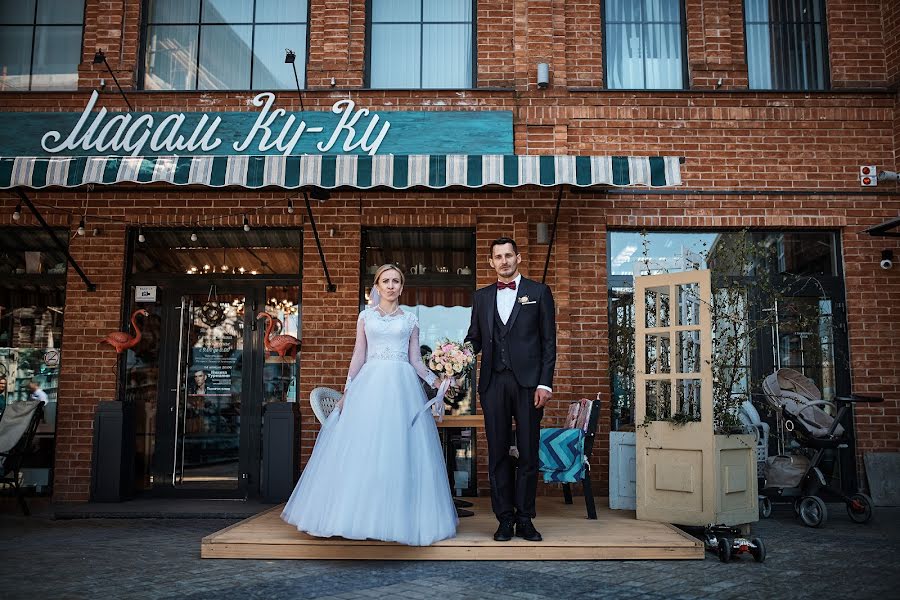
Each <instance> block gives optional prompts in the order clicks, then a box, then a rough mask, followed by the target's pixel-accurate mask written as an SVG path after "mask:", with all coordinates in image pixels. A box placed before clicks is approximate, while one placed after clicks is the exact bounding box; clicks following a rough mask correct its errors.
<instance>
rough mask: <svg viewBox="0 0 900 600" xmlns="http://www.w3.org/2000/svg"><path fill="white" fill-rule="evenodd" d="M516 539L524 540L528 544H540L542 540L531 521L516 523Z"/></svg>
mask: <svg viewBox="0 0 900 600" xmlns="http://www.w3.org/2000/svg"><path fill="white" fill-rule="evenodd" d="M516 537H520V538H524V539H526V540H528V541H529V542H540V541H543V539H544V538H542V537H541V533H540V532H539V531H538V530H537V529H535V528H534V524H533V523H532V522H531V520H528V521H522V522H521V523H516Z"/></svg>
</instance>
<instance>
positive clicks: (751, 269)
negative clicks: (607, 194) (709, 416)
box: [608, 231, 855, 486]
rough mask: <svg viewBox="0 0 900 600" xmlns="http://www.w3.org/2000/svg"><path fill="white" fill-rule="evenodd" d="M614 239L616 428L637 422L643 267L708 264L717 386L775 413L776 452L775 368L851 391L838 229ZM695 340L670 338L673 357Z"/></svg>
mask: <svg viewBox="0 0 900 600" xmlns="http://www.w3.org/2000/svg"><path fill="white" fill-rule="evenodd" d="M608 248H609V253H608V256H609V259H608V260H609V262H608V269H609V270H608V273H609V276H608V289H609V307H608V308H609V330H610V379H611V385H612V395H613V398H612V408H613V412H612V425H613V429H614V430H623V429H624V430H627V429H630V428H632V427H634V425H635V424H634V413H633V407H634V381H635V379H634V365H635V356H634V352H635V340H634V331H635V322H634V316H635V310H634V305H635V302H636V301H642V300H641V299H636V298H634V278H635V277H636V276H640V275H644V274H657V273H666V272H678V271H685V270H691V269H710V270H711V272H712V287H713V297H712V299H711V311H712V313H713V365H712V366H713V372H714V376H715V377H716V381H717V385H728V384H730V385H731V388H730V390H727V391H726V395H727V396H728V397H729V398H730V399H731V400H728V404H730V405H732V406H740V405H741V403H742V402H743V401H744V400H750V401H752V402H753V403H754V404H755V405H756V406H757V408H758V409H759V412H760V413H762V414H763V415H764V418H766V419H768V420H770V421H771V422H770V425H771V427H772V429H771V430H772V431H773V436H772V437H771V438H770V454H771V453H775V452H776V448H777V446H776V438H775V436H774V431H775V430H776V429H775V427H776V422H775V419H774V413H767V405H766V402H765V401H764V400H763V398H762V396H760V395H758V392H760V385H761V383H762V381H763V379H764V378H765V377H766V376H767V375H769V374H771V373H772V372H774V371H775V370H776V369H779V368H791V369H795V370H797V371H800V372H801V373H803V374H804V375H805V376H806V377H808V378H810V379H812V380H813V382H814V383H815V385H816V386H817V387H818V388H819V389H820V390H821V392H822V397H823V399H824V400H832V399H833V398H834V397H835V396H836V395H841V394H846V393H847V392H848V391H849V372H850V363H849V357H848V348H847V340H846V310H845V307H844V287H843V279H842V274H841V271H840V265H841V260H840V249H839V244H838V237H837V235H835V234H834V233H832V232H816V231H806V232H772V231H766V232H762V231H760V232H747V231H719V232H716V231H653V232H636V231H617V232H611V233H609V238H608ZM645 300H646V299H645ZM690 344H691V340H688V339H685V340H681V341H677V342H675V345H676V348H674V349H672V348H668V347H666V350H665V352H666V357H667V359H668V358H670V357H671V358H672V359H673V360H674V357H675V356H676V355H677V356H679V357H683V356H686V354H685V352H687V353H688V354H689V353H690V348H689V346H690ZM649 347H650V346H649V345H648V348H649ZM648 352H649V350H648ZM723 382H726V383H723ZM732 400H733V402H732ZM767 414H768V415H769V416H765V415H767ZM846 426H848V427H852V424H847V425H846ZM842 452H843V454H842V455H841V466H840V471H841V472H842V473H845V474H846V481H844V484H845V485H847V486H852V485H853V478H854V477H855V475H854V473H853V465H852V449H850V450H848V451H842Z"/></svg>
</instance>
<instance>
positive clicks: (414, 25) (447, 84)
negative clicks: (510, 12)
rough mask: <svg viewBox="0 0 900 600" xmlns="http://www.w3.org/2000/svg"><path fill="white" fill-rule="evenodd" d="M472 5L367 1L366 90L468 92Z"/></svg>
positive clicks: (459, 0) (441, 0)
mask: <svg viewBox="0 0 900 600" xmlns="http://www.w3.org/2000/svg"><path fill="white" fill-rule="evenodd" d="M474 6H475V2H474V1H473V0H370V3H369V52H368V60H369V87H372V88H469V87H472V81H473V75H472V70H473V68H474V66H473V64H474V61H473V58H472V57H473V48H472V43H473V41H472V40H473V35H472V31H473V17H472V15H473V14H474Z"/></svg>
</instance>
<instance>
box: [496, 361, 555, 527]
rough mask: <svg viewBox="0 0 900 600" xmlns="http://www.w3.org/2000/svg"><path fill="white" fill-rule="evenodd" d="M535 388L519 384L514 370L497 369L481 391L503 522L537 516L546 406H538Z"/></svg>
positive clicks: (498, 504)
mask: <svg viewBox="0 0 900 600" xmlns="http://www.w3.org/2000/svg"><path fill="white" fill-rule="evenodd" d="M534 390H535V388H525V387H521V386H519V383H518V382H517V381H516V377H515V375H513V372H512V370H510V369H505V370H503V371H494V372H493V373H492V374H491V381H490V383H489V384H488V388H487V389H486V390H485V392H484V393H483V394H481V410H482V412H483V413H484V430H485V435H487V440H488V472H489V474H490V481H491V507H492V508H493V510H494V514H495V515H496V516H497V519H498V520H500V521H504V520H509V521H512V520H519V521H522V520H525V519H533V518H534V516H535V506H534V505H535V495H536V494H537V478H538V446H539V443H540V436H541V417H542V416H543V414H544V409H543V408H535V407H534ZM512 419H515V421H516V432H515V438H516V439H515V445H516V446H517V447H518V450H519V458H518V461H517V463H518V467H515V466H514V465H515V463H514V462H513V458H512V457H510V455H509V447H510V446H511V445H513V442H512V439H511V438H512V432H511V431H512Z"/></svg>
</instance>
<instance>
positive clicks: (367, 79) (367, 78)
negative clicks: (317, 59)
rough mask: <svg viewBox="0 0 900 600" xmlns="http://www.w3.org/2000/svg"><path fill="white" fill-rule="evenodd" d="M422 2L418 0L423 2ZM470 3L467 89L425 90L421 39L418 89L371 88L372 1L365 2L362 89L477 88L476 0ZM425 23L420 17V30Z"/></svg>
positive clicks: (396, 88)
mask: <svg viewBox="0 0 900 600" xmlns="http://www.w3.org/2000/svg"><path fill="white" fill-rule="evenodd" d="M423 1H424V0H420V2H423ZM470 1H471V3H472V72H471V80H472V81H471V84H470V85H469V87H462V88H460V87H447V86H442V87H434V88H426V87H421V83H422V74H423V73H424V71H423V70H422V69H423V67H422V61H421V57H422V47H421V37H420V38H419V40H420V43H419V59H420V60H419V84H420V87H413V88H409V87H383V88H382V87H379V88H373V87H372V0H366V44H365V56H366V58H365V66H364V72H363V89H367V90H400V91H419V90H425V91H429V90H430V91H435V90H474V89H477V88H478V0H470ZM409 23H416V21H409ZM424 24H425V21H423V20H422V18H421V17H420V19H419V21H418V25H419V27H420V30H421V28H422V27H424Z"/></svg>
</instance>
